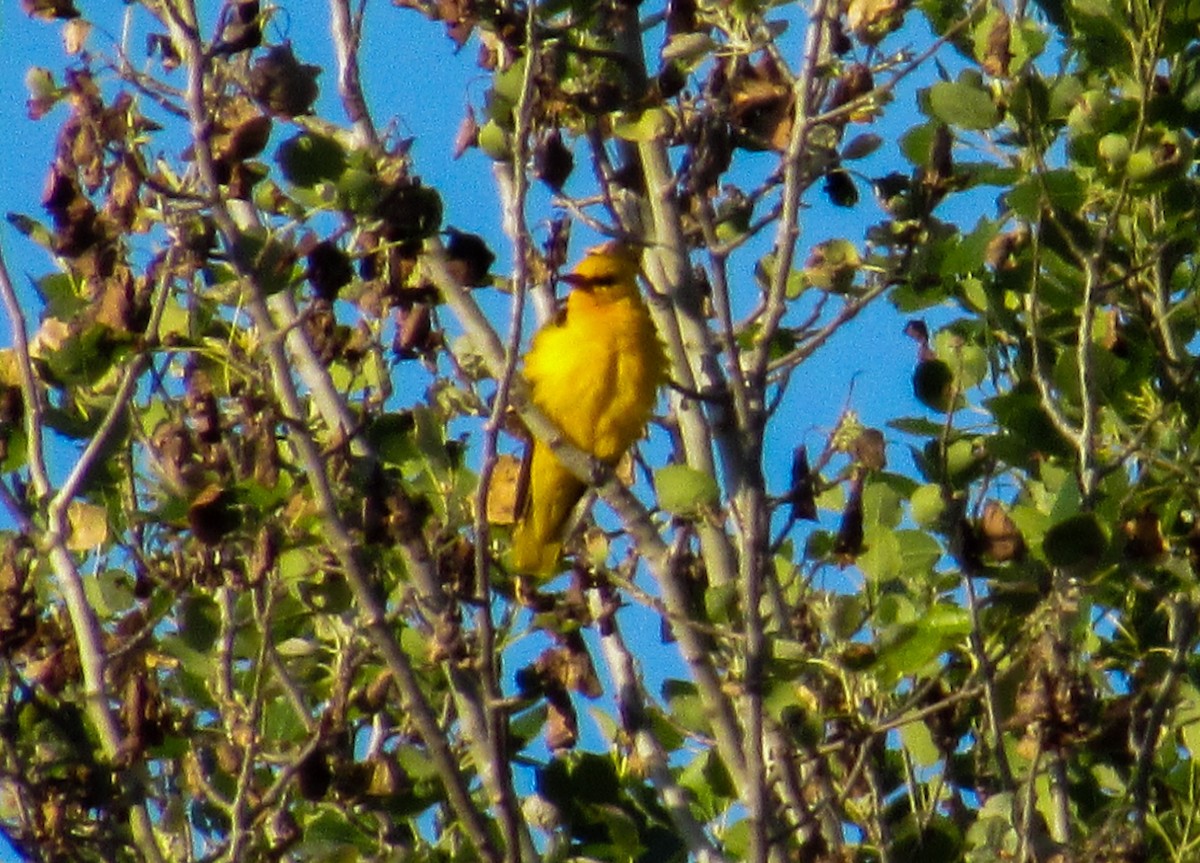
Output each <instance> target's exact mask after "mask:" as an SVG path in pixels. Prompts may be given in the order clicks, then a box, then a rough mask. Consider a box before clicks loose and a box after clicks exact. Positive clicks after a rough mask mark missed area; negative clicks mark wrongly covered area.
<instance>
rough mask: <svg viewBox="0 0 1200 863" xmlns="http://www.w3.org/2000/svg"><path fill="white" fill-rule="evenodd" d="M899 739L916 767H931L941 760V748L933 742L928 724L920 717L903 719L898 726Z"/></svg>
mask: <svg viewBox="0 0 1200 863" xmlns="http://www.w3.org/2000/svg"><path fill="white" fill-rule="evenodd" d="M900 739H901V740H902V741H903V742H904V748H905V749H907V750H908V753H909V755H911V756H912V757H913V760H914V761H915V762H916V763H917V766H918V767H933V766H934V765H935V764H937V763H938V762H939V761H941V760H942V753H941V750H939V749H938V748H937V744H935V743H934V742H933V734H931V733H930V731H929V726H928V725H926V724H925V723H924V722H922V721H921V720H920V719H915V718H909V719H907V720H905V721H904V724H903V725H901V726H900Z"/></svg>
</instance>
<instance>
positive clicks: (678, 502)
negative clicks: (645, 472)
mask: <svg viewBox="0 0 1200 863" xmlns="http://www.w3.org/2000/svg"><path fill="white" fill-rule="evenodd" d="M654 488H655V492H656V493H657V495H658V505H659V506H660V507H662V508H663V509H664V510H666V511H667V512H670V513H673V514H675V515H695V514H696V513H697V512H699V511H700V510H701V509H704V508H705V507H709V506H713V505H715V504H716V503H717V502H718V501H719V500H720V495H721V491H720V488H718V486H717V481H716V480H715V479H713V478H712V477H711V476H709V475H708V474H706V473H703V472H702V471H698V470H696V469H695V468H693V467H689V466H688V465H685V464H672V465H667V466H666V467H662V468H659V469H658V470H656V471H655V472H654Z"/></svg>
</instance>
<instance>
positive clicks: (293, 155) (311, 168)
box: [275, 132, 346, 188]
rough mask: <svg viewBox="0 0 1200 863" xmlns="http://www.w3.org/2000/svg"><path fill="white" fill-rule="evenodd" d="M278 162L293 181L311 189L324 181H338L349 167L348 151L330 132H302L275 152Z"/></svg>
mask: <svg viewBox="0 0 1200 863" xmlns="http://www.w3.org/2000/svg"><path fill="white" fill-rule="evenodd" d="M275 161H276V162H277V163H278V164H279V168H280V170H282V171H283V176H284V177H285V178H286V179H287V181H288V182H289V183H292V184H293V185H296V186H301V187H304V188H311V187H313V186H315V185H316V184H317V183H319V182H321V181H322V180H330V181H332V180H336V179H337V178H338V177H340V176H341V175H342V172H343V171H345V170H346V150H345V149H344V148H343V147H342V145H341V144H339V143H338V142H337V141H335V140H334V139H333V138H330V137H328V136H326V135H317V134H314V133H312V132H300V133H298V134H296V135H293V136H292V137H291V138H288V139H287V140H286V141H284V142H283V143H281V144H280V145H279V149H277V150H276V151H275Z"/></svg>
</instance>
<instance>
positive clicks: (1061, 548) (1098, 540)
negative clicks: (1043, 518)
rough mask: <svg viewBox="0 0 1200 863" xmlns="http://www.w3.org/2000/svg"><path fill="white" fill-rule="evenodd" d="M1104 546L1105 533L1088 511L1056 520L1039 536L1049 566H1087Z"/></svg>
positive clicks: (1105, 541) (1094, 560) (1105, 547)
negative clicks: (1042, 535) (1044, 533)
mask: <svg viewBox="0 0 1200 863" xmlns="http://www.w3.org/2000/svg"><path fill="white" fill-rule="evenodd" d="M1018 526H1019V525H1018ZM1107 548H1108V534H1107V533H1106V531H1105V530H1104V527H1103V525H1101V524H1100V520H1099V519H1098V518H1096V515H1095V513H1090V512H1082V513H1079V514H1078V515H1074V516H1071V517H1070V518H1068V519H1064V520H1063V521H1060V522H1058V523H1057V524H1055V525H1054V526H1053V527H1051V528H1050V529H1049V530H1048V531H1046V535H1045V536H1044V537H1043V538H1042V553H1043V554H1045V556H1046V560H1047V562H1048V563H1050V565H1051V566H1059V567H1076V566H1083V567H1089V568H1090V567H1091V566H1094V565H1095V563H1096V562H1097V561H1098V560H1099V559H1100V557H1101V556H1103V554H1104V552H1105V550H1106V549H1107Z"/></svg>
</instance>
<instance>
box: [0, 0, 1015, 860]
mask: <svg viewBox="0 0 1200 863" xmlns="http://www.w3.org/2000/svg"><path fill="white" fill-rule="evenodd" d="M79 5H80V7H81V8H82V9H84V10H85V12H86V13H87V14H88V15H89V17H90V18H91V19H92V20H93V21H96V22H99V23H102V25H103V26H102V27H101V28H100V30H99V31H98V32H97V33H95V34H93V36H92V39H93V43H94V44H96V45H97V46H98V47H104V45H105V44H106V43H107V42H109V40H110V39H111V37H110V36H109V35H108V34H107V33H105V32H104V31H108V33H115V32H120V28H121V22H122V17H123V15H124V13H125V10H126V6H125V4H124V3H121V2H119V0H97V2H86V0H79ZM205 5H206V6H207V7H209V8H210V14H211V9H215V8H216V5H217V4H215V3H208V4H205ZM292 5H294V6H296V7H302V8H311V9H313V10H314V13H315V14H313V15H312V16H311V17H310V18H302V17H300V16H299V15H298V14H296V13H293V14H292V15H291V17H288V16H281V17H280V18H279V19H278V20H277V22H276V23H274V24H272V25H271V27H270V28H268V31H267V39H268V41H271V42H275V41H279V40H280V39H283V38H288V39H291V40H292V41H293V43H294V44H295V47H296V51H297V54H298V55H299V56H300V57H301V59H302V60H304V61H306V62H312V63H317V64H320V65H322V66H325V67H326V68H327V69H329V68H331V55H330V53H329V52H328V50H326V43H327V39H328V37H327V31H326V27H327V17H326V14H325V10H324V4H317V3H312V4H292ZM371 9H372V12H371V16H370V19H369V21H368V27H367V32H368V36H369V41H368V43H367V45H366V49H365V51H364V55H363V71H364V84H365V89H366V91H367V96H368V99H369V102H370V104H371V106H372V109H373V113H374V115H375V118H376V121H377V123H378V124H379V126H380V127H381V128H387V127H389V124H390V127H391V128H392V129H394V132H395V134H396V136H398V137H404V138H408V137H412V138H414V139H415V144H414V146H413V149H412V155H413V159H414V164H415V169H416V171H417V173H418V174H420V175H421V176H422V178H423V180H424V182H425V184H426V185H429V186H433V187H435V188H437V189H439V191H441V192H442V194H443V196H444V198H445V204H446V208H445V209H446V222H447V223H449V224H452V225H454V226H455V227H457V228H459V229H461V230H465V231H471V232H476V233H479V234H482V235H483V236H484V237H485V238H486V239H487V240H488V241H489V243H490V244H491V246H492V247H493V249H494V250H495V251H496V252H497V254H498V261H497V265H496V271H497V272H503V268H504V266H505V263H506V261H507V252H506V247H505V241H504V239H503V235H502V233H501V231H500V228H499V214H500V209H499V205H498V202H497V199H496V196H495V194H494V191H493V188H494V187H493V183H492V175H491V163H490V161H489V160H488V159H487V157H486V156H484V155H483V154H482V153H480V152H478V151H469V152H468V153H467V154H466V155H464V156H463V157H462V158H461V159H458V160H454V159H453V158H452V155H451V149H452V141H453V138H454V135H455V131H456V129H457V127H458V123H459V120H460V119H461V117H462V114H463V108H464V106H465V105H466V104H468V103H470V104H472V105H475V106H477V107H478V106H479V105H480V104H481V102H482V99H483V94H484V92H485V91H486V89H487V87H488V84H489V81H488V78H487V76H486V75H485V74H484V73H482V72H480V71H478V70H477V69H476V68H475V66H474V63H473V58H474V55H475V50H476V46H475V44H474V43H473V42H472V43H471V44H469V45H468V46H467V47H466V48H464V49H463V51H462V53H461V54H456V53H455V52H454V50H453V46H452V44H451V43H450V42H449V41H448V40H447V39H445V38H444V37H443V35H442V30H441V26H440V25H438V24H434V23H430V22H428V21H426V20H425V19H424V18H422V17H420V16H419V15H417V14H415V13H412V12H408V11H403V10H397V9H395V8H393V7H392V5H391V4H390V3H379V2H377V3H374V4H372V5H371ZM780 14H783V13H780ZM789 17H791V18H792V19H798V11H797V10H793V13H792V14H790V16H789ZM801 35H802V28H801V27H800V26H794V27H793V32H790V33H788V34H787V35H786V36H785V54H786V55H787V56H791V57H795V56H796V54H797V53H798V48H797V46H798V41H799V38H800V37H801ZM134 47H139V46H138V45H136V44H135V46H134ZM66 62H67V59H66V55H65V54H64V51H63V49H62V46H61V42H60V39H59V35H58V28H57V27H56V26H54V25H49V24H43V23H36V22H30V21H29V20H28V19H27V18H26V17H25V16H24V15H22V14H21V13H20V11H19V8H18V4H16V3H13V2H11V0H10V2H5V3H2V4H0V128H3V129H4V130H5V134H4V135H3V136H2V137H0V142H3V143H2V144H0V147H2V148H3V155H4V157H5V159H4V169H3V174H4V182H3V183H0V214H2V213H8V212H10V211H15V212H22V213H28V214H30V215H32V216H34V217H36V218H41V217H42V216H43V213H42V210H41V207H40V203H39V200H40V196H41V188H42V183H43V178H44V176H45V172H46V169H47V166H48V164H49V161H50V158H51V155H52V151H53V140H54V136H55V133H56V130H57V124H58V122H60V121H61V118H62V113H61V109H60V110H59V111H57V112H55V113H52V114H51V115H50V116H49V117H47V118H45V119H44V120H42V121H40V122H36V123H35V122H31V121H29V120H28V118H27V116H26V111H25V99H26V90H25V85H24V77H25V71H26V69H27V68H28V67H29V66H30V65H44V66H47V67H49V68H51V69H52V70H54V71H55V72H56V75H57V74H58V73H59V71H60V70H61V68H62V67H63V66H64V65H65V64H66ZM916 77H921V78H923V79H925V80H926V82H927V81H928V75H921V76H916ZM319 80H320V83H321V85H322V101H321V102H320V103H319V109H320V110H321V113H323V114H324V115H325V116H328V117H330V118H331V119H334V120H337V121H341V120H342V119H343V116H342V113H341V111H340V108H339V107H338V106H337V105H336V102H335V101H334V99H333V98H332V96H331V90H332V87H333V76H332V75H331V74H330V73H329V72H328V71H327V72H326V73H325V74H323V75H322V76H321V78H320V79H319ZM913 86H914V84H912V83H910V84H906V86H905V87H904V88H903V89H901V91H900V93H899V95H898V98H897V104H896V105H894V106H893V107H892V109H891V111H892V115H891V119H890V120H889V121H888V124H887V126H886V127H884V128H880V129H871V131H875V132H877V133H878V134H881V135H883V136H884V137H885V139H886V141H887V144H886V145H885V146H884V147H883V148H882V149H881V150H880V151H879V152H878V153H877V154H876V155H875V156H873V157H871V158H870V159H868V160H865V161H864V162H862V163H857V164H856V165H855V167H856V168H857V169H859V170H860V171H862V172H863V173H865V174H867V175H871V174H873V173H878V174H882V173H886V172H887V171H888V170H897V169H898V170H907V166H906V165H905V164H903V163H902V161H901V158H900V156H899V153H898V148H897V145H896V142H897V139H898V136H899V134H900V133H901V132H902V131H903V129H904V128H906V127H907V125H909V124H911V123H912V122H914V121H915V120H916V117H915V115H914V113H913V111H912V110H911V109H910V108H908V107H905V106H906V105H911V104H912V99H913ZM273 146H274V144H272V149H269V150H268V154H269V153H270V152H272V150H273ZM768 158H770V157H768V156H755V157H752V158H751V159H750V161H751V162H754V161H755V160H759V162H760V164H761V163H763V160H766V159H768ZM579 161H580V162H582V159H580V160H579ZM580 170H581V171H582V169H580ZM735 177H736V174H735ZM860 194H861V195H862V197H863V199H864V202H865V206H864V207H862V208H857V209H855V210H852V211H846V210H839V209H837V208H834V207H831V206H830V205H828V204H827V203H825V201H824V199H823V196H822V195H821V193H820V192H819V190H814V193H813V194H811V195H810V196H809V199H810V202H811V204H812V209H809V210H806V211H805V212H804V213H803V214H802V230H803V236H802V240H801V250H800V254H799V256H798V257H799V260H801V261H802V260H803V259H804V257H805V256H806V255H807V249H808V248H809V247H810V246H811V245H812V244H814V243H816V242H819V241H820V240H823V239H826V238H828V237H831V236H837V235H844V236H848V237H849V238H851V239H853V240H855V241H861V239H862V236H863V232H864V230H865V228H866V227H867V225H868V224H870V223H871V222H872V221H874V220H875V219H877V218H878V213H877V212H875V211H874V208H873V204H872V203H871V202H870V198H871V196H870V190H869V189H867V188H865V187H862V186H860ZM984 207H986V208H987V209H989V210H991V209H993V208H991V207H990V205H988V204H987V203H986V202H984ZM867 213H869V215H867ZM551 214H552V213H551V208H550V202H549V199H548V197H547V196H546V195H545V194H544V193H541V192H538V193H535V195H534V196H533V198H532V199H531V208H530V221H531V223H532V224H534V225H535V226H536V225H537V224H538V223H540V222H542V221H543V220H544V219H546V218H548V217H549V216H550V215H551ZM984 214H985V213H983V212H982V211H976V212H969V211H966V210H963V211H961V212H960V213H959V214H958V216H959V218H958V220H959V221H960V222H962V223H964V224H966V225H970V224H972V223H973V222H974V221H975V219H976V218H978V216H979V215H984ZM986 214H987V215H991V213H990V212H988V213H986ZM940 215H941V216H942V218H946V219H949V218H951V215H948V214H946V213H941V214H940ZM582 233H583V232H582V231H580V230H579V229H577V231H576V234H577V237H576V242H575V243H574V244H573V245H574V248H573V251H572V256H573V257H576V256H577V255H578V253H579V251H580V250H581V249H582V248H583V246H584V245H585V244H586V243H585V242H583V241H582V239H581V235H582ZM0 248H2V249H3V251H4V254H5V256H6V260H7V263H8V266H9V270H10V272H11V273H12V275H13V277H14V279H15V280H16V281H17V283H18V286H19V287H20V289H21V291H22V298H23V300H24V301H25V302H27V304H28V308H27V315H28V317H29V319H30V325H31V326H36V322H37V314H36V308H35V305H34V304H35V299H34V295H33V293H32V291H31V290H29V288H28V279H29V278H31V277H36V276H38V275H41V274H44V273H46V272H48V271H49V270H50V268H51V262H50V261H49V260H48V258H47V257H46V255H45V254H44V253H43V252H42V251H41V250H40V249H39V248H37V247H35V246H34V245H33V244H32V243H30V242H28V241H27V240H26V239H25V238H24V237H22V236H20V235H19V234H18V233H17V232H16V231H15V230H13V229H12V228H11V226H9V225H8V224H7V223H6V222H4V223H0ZM743 264H744V269H743V270H741V271H735V272H734V273H733V277H734V280H735V284H737V283H738V282H742V283H744V284H746V286H747V287H748V286H749V285H748V283H749V281H750V279H751V278H752V275H751V266H752V260H751V259H749V258H744V259H743ZM489 294H490V296H489ZM480 296H481V299H482V300H483V301H484V302H485V303H486V305H487V306H488V308H490V309H492V310H494V311H495V312H496V313H497V314H500V313H502V312H503V310H504V308H505V306H506V303H507V300H506V298H505V297H504V296H503V295H501V294H499V293H498V292H486V291H485V292H481V294H480ZM950 312H951V310H942V311H940V312H938V311H931V312H929V313H928V314H929V317H930V319H931V322H937V321H944V320H945V319H946V318H947V317H949V316H951V314H950ZM903 321H904V316H902V315H900V314H898V313H896V312H895V311H894V310H892V308H891V307H890V306H889V305H887V304H886V303H879V304H878V305H876V306H875V307H874V308H873V309H872V310H869V311H868V312H867V313H865V314H864V315H863V316H862V317H861V318H860V319H859V321H858V322H856V323H855V324H854V326H852V327H851V328H849V329H848V330H847V331H846V332H844V333H842V334H840V335H839V336H837V337H835V338H834V339H833V340H832V341H831V342H830V343H829V345H828V346H827V347H826V348H824V349H822V350H821V351H819V352H818V353H817V354H816V355H815V356H814V358H813V359H812V360H811V361H810V362H808V363H806V364H805V365H804V366H803V367H802V369H801V370H800V371H799V372H798V373H797V374H796V375H795V376H794V378H793V382H792V387H791V391H790V392H789V394H788V396H787V399H786V401H785V403H784V406H783V408H782V416H781V417H780V419H779V421H778V422H777V425H776V427H775V428H776V434H775V435H774V436H772V437H771V438H770V439H769V440H768V441H767V458H768V475H769V476H771V477H773V478H774V482H773V484H774V490H776V491H779V490H781V489H782V485H783V483H785V482H786V476H787V473H788V470H789V466H790V458H791V452H792V449H793V447H794V446H795V444H796V443H798V442H800V441H805V442H807V443H808V445H809V448H810V451H811V450H814V449H819V448H820V447H821V445H822V444H823V442H824V440H825V437H826V435H827V434H828V433H829V431H830V430H831V429H832V426H833V424H834V423H835V422H836V420H837V417H838V415H839V412H840V411H841V409H842V407H843V405H844V404H845V402H846V399H847V395H848V392H849V387H850V382H851V380H853V381H854V390H853V398H852V401H851V405H852V407H853V408H854V409H855V410H856V411H858V413H859V414H860V416H861V417H862V419H863V421H864V422H866V423H867V424H868V425H876V426H881V427H882V426H883V424H884V423H885V421H886V420H888V419H890V418H894V417H897V416H905V415H921V414H922V413H923V411H922V409H921V407H920V406H919V404H917V402H916V401H915V399H914V398H913V396H912V392H911V386H910V373H911V370H912V366H913V350H914V348H913V343H912V342H911V341H910V340H909V339H908V338H907V337H905V336H904V335H903V333H902V327H903ZM10 341H11V336H10V333H9V322H8V321H3V322H0V346H4V345H8V344H10ZM888 437H889V449H888V455H889V458H890V459H891V460H892V463H893V465H894V466H895V467H896V468H898V469H900V470H901V471H905V472H907V468H906V465H907V464H908V463H909V462H908V458H907V456H906V446H905V445H904V444H903V442H901V441H898V440H897V439H896V435H894V434H892V433H888ZM657 631H658V630H657V623H654V625H653V628H652V632H651V634H650V635H649V636H648V641H647V642H646V644H645V647H646V649H647V650H653V649H655V648H656V647H657ZM539 649H540V648H539ZM514 667H516V666H515V665H510V669H511V668H514ZM669 667H670V663H668V664H667V665H666V668H669ZM656 673H658V674H660V675H661V674H662V673H663V669H662V668H658V669H656ZM581 718H582V717H581ZM584 721H585V722H586V719H585V720H584ZM15 859H18V858H17V857H16V856H15V855H13V854H12V853H11V852H6V851H5V850H4V849H3V848H0V861H6V860H15Z"/></svg>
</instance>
